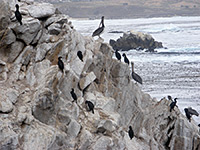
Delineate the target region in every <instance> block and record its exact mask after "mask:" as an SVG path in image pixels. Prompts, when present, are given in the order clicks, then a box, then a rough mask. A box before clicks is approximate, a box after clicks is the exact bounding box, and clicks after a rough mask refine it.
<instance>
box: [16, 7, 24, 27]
mask: <svg viewBox="0 0 200 150" xmlns="http://www.w3.org/2000/svg"><path fill="white" fill-rule="evenodd" d="M15 7H16V11H15V17H16V19H17V21H19V23H20V25H22V15H21V13H20V12H19V5H18V4H16V5H15Z"/></svg>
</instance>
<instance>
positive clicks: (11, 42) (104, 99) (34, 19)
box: [0, 1, 200, 150]
mask: <svg viewBox="0 0 200 150" xmlns="http://www.w3.org/2000/svg"><path fill="white" fill-rule="evenodd" d="M1 3H3V2H0V4H1ZM19 4H20V10H21V11H23V12H24V13H22V17H23V20H22V21H23V25H19V23H18V22H17V21H16V20H14V19H13V20H11V21H12V22H9V23H8V26H5V28H3V29H1V30H0V33H2V34H0V35H1V36H0V45H2V47H1V49H0V143H1V144H0V149H17V150H18V149H19V150H21V149H25V150H29V149H38V150H39V149H49V150H54V149H67V150H74V149H80V150H85V149H91V150H102V149H113V150H114V149H117V150H121V149H129V150H142V149H145V150H150V149H154V150H157V149H162V150H164V149H166V150H168V149H176V150H188V149H192V148H194V149H199V142H200V137H199V134H198V127H197V126H196V125H195V124H194V123H193V121H192V123H189V122H188V121H187V119H186V118H185V117H184V116H183V115H182V114H180V111H179V110H178V108H175V109H174V111H172V112H171V113H170V111H169V105H170V102H169V101H168V100H166V99H162V100H160V101H156V100H153V99H152V98H151V97H150V96H149V95H148V94H146V93H143V92H142V91H141V89H140V87H139V86H138V85H137V84H135V83H134V82H133V81H132V80H131V71H130V69H129V67H128V66H127V65H126V64H124V63H121V62H119V61H117V60H116V59H113V58H112V55H113V49H112V47H111V46H110V45H108V44H107V43H103V41H102V39H98V40H96V41H95V40H94V39H93V38H92V37H83V36H82V35H81V34H79V33H78V32H76V30H74V29H73V26H72V24H71V22H70V21H69V20H68V17H67V16H65V15H63V14H55V12H54V10H55V9H54V8H53V7H52V5H50V4H48V5H47V4H42V3H41V4H38V3H35V2H27V1H26V2H24V1H23V2H21V3H19ZM2 5H5V6H6V7H8V8H9V9H7V11H9V10H10V9H11V10H12V15H13V14H14V9H13V8H12V7H11V8H10V7H9V6H7V5H6V3H3V4H2ZM32 5H34V6H43V5H44V7H42V8H44V9H47V10H49V9H50V10H53V11H52V13H50V12H48V13H47V11H46V10H41V11H39V13H37V14H34V15H33V14H32V15H30V14H29V13H25V12H26V11H27V8H32V9H34V8H35V7H32ZM47 7H50V8H47ZM37 9H38V8H37ZM31 11H32V10H31ZM33 13H34V11H33ZM0 14H1V12H0ZM24 14H26V15H24ZM43 17H45V18H43ZM0 24H1V22H0ZM51 25H52V26H51ZM54 25H55V26H54ZM50 26H51V27H50ZM54 27H55V30H56V34H53V32H52V29H53V28H54ZM24 30H26V32H25V31H24ZM78 51H81V52H82V53H83V58H84V59H83V61H80V59H79V58H78V57H77V52H78ZM59 56H62V58H63V62H64V65H65V67H64V68H65V69H64V71H63V73H62V72H61V71H60V70H59V68H58V66H57V61H58V57H59ZM72 88H73V89H74V91H75V93H76V95H77V98H78V99H77V102H73V99H72V97H71V94H70V91H71V89H72ZM86 100H88V101H91V102H92V103H93V104H94V106H95V107H94V112H95V113H94V114H92V113H91V112H87V110H86V107H85V101H86ZM129 126H132V128H133V131H134V134H135V136H134V138H133V139H132V140H131V141H130V139H129V137H128V133H127V131H128V127H129Z"/></svg>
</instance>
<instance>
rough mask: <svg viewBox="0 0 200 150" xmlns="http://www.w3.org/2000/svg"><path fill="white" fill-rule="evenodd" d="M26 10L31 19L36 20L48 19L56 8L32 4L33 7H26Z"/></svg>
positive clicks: (45, 4) (49, 5)
mask: <svg viewBox="0 0 200 150" xmlns="http://www.w3.org/2000/svg"><path fill="white" fill-rule="evenodd" d="M27 9H28V11H29V13H30V15H31V16H32V17H33V18H38V19H41V18H47V17H50V16H52V15H53V14H54V13H55V11H56V8H55V7H54V6H53V5H52V4H48V3H43V4H40V3H34V4H33V5H30V6H27Z"/></svg>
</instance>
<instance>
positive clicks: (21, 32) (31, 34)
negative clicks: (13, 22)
mask: <svg viewBox="0 0 200 150" xmlns="http://www.w3.org/2000/svg"><path fill="white" fill-rule="evenodd" d="M40 29H41V24H40V21H39V20H38V19H33V18H26V19H23V25H20V26H15V27H14V28H13V30H14V31H15V33H16V35H17V38H18V39H20V40H22V41H24V42H25V44H26V45H29V44H30V43H31V42H32V41H33V39H34V38H35V37H36V36H37V34H38V32H39V31H40Z"/></svg>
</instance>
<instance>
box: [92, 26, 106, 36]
mask: <svg viewBox="0 0 200 150" xmlns="http://www.w3.org/2000/svg"><path fill="white" fill-rule="evenodd" d="M103 30H104V27H100V28H98V29H96V30H95V31H94V32H93V34H92V36H93V37H94V36H97V35H100V34H101V33H102V32H103Z"/></svg>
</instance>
